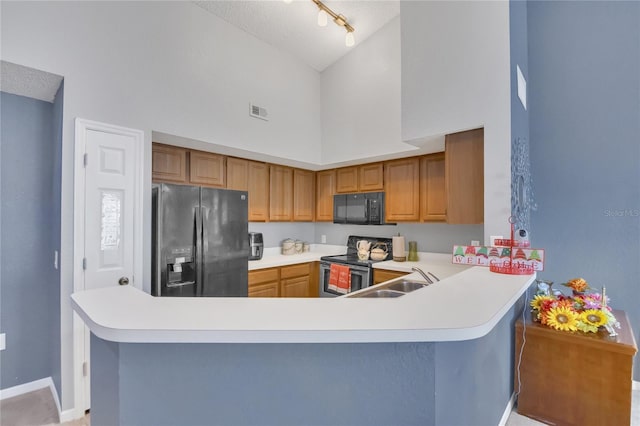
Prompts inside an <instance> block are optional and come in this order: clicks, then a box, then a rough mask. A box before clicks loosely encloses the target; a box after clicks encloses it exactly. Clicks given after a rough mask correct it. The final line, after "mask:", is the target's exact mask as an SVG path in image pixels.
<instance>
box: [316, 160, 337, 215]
mask: <svg viewBox="0 0 640 426" xmlns="http://www.w3.org/2000/svg"><path fill="white" fill-rule="evenodd" d="M335 193H336V171H335V169H333V170H323V171H320V172H316V221H318V222H332V221H333V196H334V195H335Z"/></svg>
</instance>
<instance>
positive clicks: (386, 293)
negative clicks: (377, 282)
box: [349, 289, 404, 298]
mask: <svg viewBox="0 0 640 426" xmlns="http://www.w3.org/2000/svg"><path fill="white" fill-rule="evenodd" d="M400 296H404V293H402V292H400V291H393V290H384V289H374V290H370V291H364V292H362V293H358V294H354V295H353V296H349V297H375V298H378V297H400Z"/></svg>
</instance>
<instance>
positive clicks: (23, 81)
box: [0, 61, 62, 102]
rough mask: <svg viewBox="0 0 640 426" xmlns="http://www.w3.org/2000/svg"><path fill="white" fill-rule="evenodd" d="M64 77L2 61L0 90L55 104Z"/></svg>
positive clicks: (0, 62)
mask: <svg viewBox="0 0 640 426" xmlns="http://www.w3.org/2000/svg"><path fill="white" fill-rule="evenodd" d="M61 82H62V77H61V76H59V75H55V74H51V73H48V72H44V71H40V70H36V69H33V68H28V67H24V66H22V65H16V64H13V63H11V62H6V61H0V90H2V91H3V92H6V93H11V94H13V95H20V96H25V97H27V98H33V99H39V100H41V101H46V102H53V101H54V100H55V97H56V92H57V91H58V88H59V87H60V83H61Z"/></svg>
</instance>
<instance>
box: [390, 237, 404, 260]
mask: <svg viewBox="0 0 640 426" xmlns="http://www.w3.org/2000/svg"><path fill="white" fill-rule="evenodd" d="M391 244H392V245H393V260H395V261H396V262H404V261H405V260H407V255H406V253H405V251H404V237H402V236H400V235H398V236H396V237H392V238H391Z"/></svg>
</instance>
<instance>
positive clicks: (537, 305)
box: [530, 294, 555, 311]
mask: <svg viewBox="0 0 640 426" xmlns="http://www.w3.org/2000/svg"><path fill="white" fill-rule="evenodd" d="M554 299H555V298H554V297H551V296H545V295H540V294H539V295H536V296H535V297H534V298H533V300H532V301H531V303H530V305H531V307H532V308H533V309H536V310H538V311H539V310H540V305H541V304H542V302H543V301H545V300H554Z"/></svg>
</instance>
